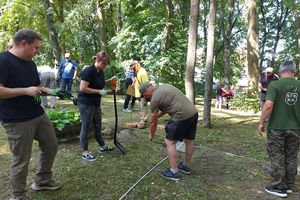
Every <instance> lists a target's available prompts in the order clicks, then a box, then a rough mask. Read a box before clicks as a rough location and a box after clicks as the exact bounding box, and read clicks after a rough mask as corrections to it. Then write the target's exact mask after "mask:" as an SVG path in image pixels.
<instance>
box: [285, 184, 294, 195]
mask: <svg viewBox="0 0 300 200" xmlns="http://www.w3.org/2000/svg"><path fill="white" fill-rule="evenodd" d="M286 193H288V194H292V193H293V188H292V187H291V186H288V187H287V188H286Z"/></svg>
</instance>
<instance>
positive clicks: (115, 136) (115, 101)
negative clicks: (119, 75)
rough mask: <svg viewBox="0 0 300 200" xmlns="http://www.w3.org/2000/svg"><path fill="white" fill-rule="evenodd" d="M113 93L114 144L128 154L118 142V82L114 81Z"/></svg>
mask: <svg viewBox="0 0 300 200" xmlns="http://www.w3.org/2000/svg"><path fill="white" fill-rule="evenodd" d="M112 92H113V96H114V108H115V133H114V144H115V145H116V147H117V148H118V149H119V150H120V151H121V152H122V153H123V154H126V150H125V148H124V147H123V146H122V145H121V144H120V143H119V142H118V140H117V130H118V110H117V100H116V80H113V81H112Z"/></svg>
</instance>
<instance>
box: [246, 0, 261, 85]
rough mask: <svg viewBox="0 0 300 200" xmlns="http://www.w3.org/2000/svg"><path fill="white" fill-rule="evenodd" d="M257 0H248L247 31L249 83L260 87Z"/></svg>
mask: <svg viewBox="0 0 300 200" xmlns="http://www.w3.org/2000/svg"><path fill="white" fill-rule="evenodd" d="M257 19H258V16H257V7H256V0H248V24H249V25H248V33H247V61H248V72H249V76H250V82H249V85H250V86H251V87H253V89H255V91H256V89H257V88H258V51H259V49H258V27H257V24H258V23H257Z"/></svg>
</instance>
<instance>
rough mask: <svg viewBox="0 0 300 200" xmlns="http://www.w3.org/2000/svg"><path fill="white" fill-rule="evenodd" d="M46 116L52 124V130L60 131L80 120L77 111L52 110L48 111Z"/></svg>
mask: <svg viewBox="0 0 300 200" xmlns="http://www.w3.org/2000/svg"><path fill="white" fill-rule="evenodd" d="M46 113H47V115H48V116H49V118H50V120H51V121H52V123H53V126H54V128H56V129H57V130H59V131H62V130H63V129H64V128H65V127H66V126H67V125H73V124H75V123H77V122H79V120H80V114H79V112H78V111H74V110H68V109H60V110H59V109H53V110H48V111H47V112H46Z"/></svg>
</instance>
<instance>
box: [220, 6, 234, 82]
mask: <svg viewBox="0 0 300 200" xmlns="http://www.w3.org/2000/svg"><path fill="white" fill-rule="evenodd" d="M234 2H235V0H231V1H230V5H229V15H228V22H227V25H225V24H226V23H225V18H224V16H225V14H224V9H225V8H226V6H225V3H224V0H222V8H221V19H222V21H221V31H222V36H223V43H224V83H225V84H226V85H228V84H231V83H230V82H231V75H230V74H231V73H230V43H231V39H230V38H231V32H232V19H233V14H234Z"/></svg>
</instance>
